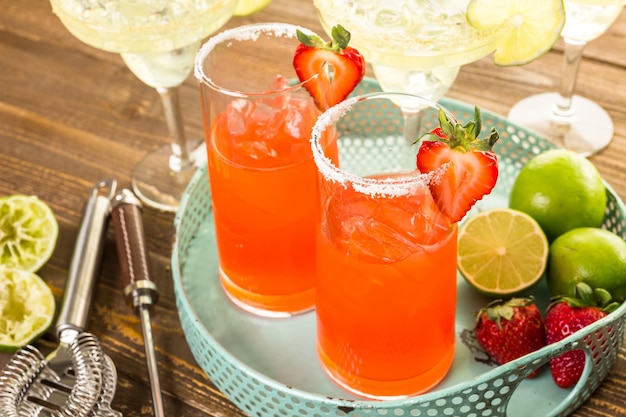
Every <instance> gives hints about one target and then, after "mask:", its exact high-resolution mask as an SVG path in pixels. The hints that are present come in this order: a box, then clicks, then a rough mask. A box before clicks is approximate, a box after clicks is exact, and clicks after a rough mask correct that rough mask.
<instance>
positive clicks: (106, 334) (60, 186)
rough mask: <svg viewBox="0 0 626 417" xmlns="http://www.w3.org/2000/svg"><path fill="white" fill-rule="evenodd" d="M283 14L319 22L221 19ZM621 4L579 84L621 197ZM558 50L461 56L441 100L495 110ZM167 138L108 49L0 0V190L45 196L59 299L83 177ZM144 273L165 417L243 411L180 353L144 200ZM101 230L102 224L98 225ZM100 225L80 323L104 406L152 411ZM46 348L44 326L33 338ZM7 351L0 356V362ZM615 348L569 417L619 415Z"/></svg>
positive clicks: (284, 8) (553, 76) (106, 171)
mask: <svg viewBox="0 0 626 417" xmlns="http://www.w3.org/2000/svg"><path fill="white" fill-rule="evenodd" d="M259 21H285V22H292V23H299V24H302V25H304V26H308V27H310V28H312V29H314V30H316V31H318V32H319V33H323V32H322V30H321V27H320V26H319V23H318V21H317V17H316V14H315V11H314V8H313V5H312V2H311V1H310V0H274V2H273V3H272V4H271V5H270V6H269V7H267V8H266V9H265V10H264V11H262V12H261V13H258V14H256V15H253V16H251V17H248V18H233V19H232V20H231V21H230V22H228V24H227V27H232V26H238V25H240V24H244V23H250V22H259ZM625 38H626V12H625V13H623V14H622V16H621V19H620V20H619V21H618V22H616V23H615V24H614V25H613V26H612V27H611V28H610V29H609V31H608V32H607V33H606V34H604V35H603V36H602V37H601V38H599V39H597V40H596V41H593V42H592V43H591V44H589V45H588V47H587V48H586V50H585V56H586V59H585V60H584V62H583V65H582V68H581V73H580V77H579V82H578V92H579V93H580V94H582V95H585V96H587V97H589V98H591V99H594V100H596V101H598V102H599V103H600V104H601V105H602V106H604V108H605V109H607V111H608V112H609V113H610V115H611V116H612V117H613V121H614V123H615V138H614V140H613V142H612V143H611V145H610V146H609V147H608V148H607V149H606V150H605V151H603V152H602V153H601V154H599V155H597V156H594V157H592V158H591V160H592V161H593V162H594V163H595V164H596V165H597V167H598V168H599V169H600V171H601V173H602V175H603V176H604V178H605V179H606V180H607V181H608V183H609V184H610V185H611V186H612V187H613V188H614V189H615V191H616V192H617V193H618V194H619V195H620V196H621V198H622V199H626V39H625ZM561 56H562V55H561V48H560V44H557V46H556V47H555V49H554V50H553V51H551V52H549V53H548V54H547V55H545V56H544V57H542V58H541V59H539V60H538V61H536V62H534V63H532V64H530V65H527V66H524V67H519V68H497V67H495V66H494V65H493V64H492V63H491V61H490V59H489V58H485V59H483V60H481V61H478V62H476V63H474V64H472V65H468V66H466V67H464V68H463V69H462V71H461V73H460V75H459V77H458V80H457V81H456V83H455V84H454V87H453V88H452V90H451V91H450V93H449V96H450V97H452V98H456V99H460V100H463V101H466V102H470V103H475V104H477V105H479V106H481V107H483V108H485V109H488V110H491V111H493V112H496V113H500V114H506V113H507V111H508V109H509V107H510V106H511V105H512V104H513V103H515V102H516V101H518V100H520V99H522V98H524V97H526V96H528V95H530V94H534V93H538V92H544V91H552V90H554V89H555V83H556V80H557V79H558V75H559V70H560V66H561ZM181 101H182V105H183V110H184V114H185V118H186V128H187V131H188V134H189V135H190V136H192V137H194V136H195V137H200V136H201V135H202V121H201V117H200V105H199V95H198V91H197V86H196V83H195V80H193V79H192V77H190V79H189V80H187V82H186V83H185V84H184V86H183V87H182V91H181ZM168 143H169V139H168V136H167V129H166V127H165V122H164V118H163V112H162V108H161V103H160V101H159V99H158V97H157V95H156V93H155V92H154V91H153V90H152V89H150V88H148V87H146V86H145V85H144V84H142V83H141V82H140V81H139V80H138V79H137V78H135V76H134V75H132V74H131V73H130V72H129V70H128V69H127V68H126V66H125V65H124V63H123V62H122V60H121V59H120V57H119V56H118V55H115V54H111V53H107V52H103V51H100V50H97V49H94V48H92V47H89V46H87V45H85V44H83V43H82V42H80V41H78V40H77V39H76V38H74V37H73V36H72V35H71V34H70V33H69V32H68V31H67V30H66V29H65V28H64V27H63V25H62V24H61V22H60V21H59V20H58V19H57V18H56V17H55V16H54V15H53V14H52V12H51V7H50V5H49V3H48V1H47V0H20V1H12V0H0V195H9V194H15V193H23V194H34V195H37V196H39V197H40V198H41V199H43V200H44V201H46V202H48V203H49V204H50V206H51V207H52V209H53V210H54V212H55V213H56V216H57V218H58V221H59V225H60V234H59V241H58V245H57V248H56V250H55V252H54V255H53V257H52V259H51V260H50V261H49V262H48V263H47V265H45V267H44V268H43V269H41V271H40V275H41V276H42V277H43V278H44V279H45V280H46V281H47V282H48V283H49V285H50V286H51V287H52V289H53V291H54V294H55V296H56V297H57V300H59V301H60V299H61V296H62V291H63V288H64V283H65V279H66V276H67V273H68V267H69V262H70V258H71V255H72V251H73V247H74V242H75V239H76V235H77V230H78V225H79V222H80V219H81V214H82V209H83V205H84V203H85V199H86V197H87V195H88V193H89V190H90V188H91V187H92V185H93V184H94V183H95V182H97V181H99V180H101V179H103V178H108V177H114V178H116V179H117V180H118V181H119V183H120V186H122V187H129V186H130V175H131V172H132V169H133V167H134V166H135V165H136V164H137V163H138V162H139V161H140V159H141V158H142V157H143V155H144V154H146V153H147V152H148V151H150V150H153V149H155V148H157V147H160V146H163V145H166V144H168ZM144 212H145V214H144V221H145V228H146V234H147V242H148V249H149V252H150V256H151V262H152V264H153V265H152V266H153V268H152V269H153V278H154V280H155V281H156V283H157V285H158V287H159V289H160V294H161V300H160V302H159V304H158V306H157V307H156V312H155V315H154V319H153V325H154V332H155V338H156V346H157V355H158V362H159V367H160V376H161V383H162V388H163V391H164V394H165V408H166V411H167V415H168V416H172V417H174V416H175V417H182V416H185V417H199V416H242V415H243V413H242V412H241V411H239V410H238V409H237V407H235V406H234V405H233V404H232V403H231V402H230V401H229V400H228V399H227V398H226V397H224V396H223V395H222V394H221V393H220V392H219V391H218V390H217V389H216V388H215V387H214V386H213V385H212V384H211V382H210V380H209V379H208V378H207V377H206V375H205V374H204V373H203V372H202V370H201V369H200V368H199V367H198V366H197V364H196V362H195V360H194V358H193V357H192V355H191V353H190V351H189V349H188V347H187V344H186V342H185V339H184V335H183V332H182V330H181V327H180V324H179V321H178V315H177V311H176V306H175V302H174V291H173V288H172V279H171V271H170V252H171V241H172V220H173V215H172V214H168V213H162V212H158V211H156V210H151V209H145V210H144ZM111 229H112V228H111ZM122 287H123V285H122V283H121V281H120V277H119V266H118V261H117V254H116V249H115V244H114V240H113V236H112V230H109V235H108V238H107V242H106V248H105V253H104V262H103V265H102V271H101V274H100V281H99V284H98V287H97V290H96V296H95V300H94V308H93V311H92V316H91V321H90V324H89V330H90V331H92V332H93V333H95V334H96V335H97V337H98V338H99V340H100V341H101V343H102V345H103V347H104V349H105V351H106V352H107V353H108V354H109V355H110V356H111V357H112V359H113V360H114V362H115V364H116V366H117V370H118V377H119V379H118V388H117V394H116V396H115V400H114V408H116V409H118V410H120V411H122V412H123V413H124V415H125V416H126V417H138V416H151V415H153V414H152V407H151V402H150V388H149V384H148V377H147V371H146V365H145V361H144V351H143V339H142V336H141V327H140V323H139V320H138V318H137V317H136V316H135V315H133V314H132V312H131V311H130V310H129V309H128V308H127V307H126V305H125V304H124V299H123V295H122ZM55 345H56V342H55V341H54V339H53V337H52V334H48V335H46V336H45V337H44V338H43V339H41V340H40V341H39V343H38V346H39V347H40V348H41V349H42V350H49V349H50V348H52V347H53V346H55ZM8 359H9V356H8V355H6V354H4V355H0V366H3V365H4V364H5V363H6V362H7V360H8ZM625 381H626V348H622V350H621V351H620V355H619V357H618V359H617V363H616V365H615V366H614V368H613V369H612V371H611V373H610V374H609V376H608V377H607V379H606V380H605V381H604V383H603V384H602V385H601V386H600V388H599V389H598V390H597V391H596V392H595V393H594V394H593V396H592V397H591V398H590V399H589V400H588V401H587V402H586V403H585V404H584V405H583V406H582V407H581V408H580V409H579V410H578V411H577V412H576V413H575V415H576V416H586V417H592V416H593V417H598V416H617V415H620V416H626V382H625Z"/></svg>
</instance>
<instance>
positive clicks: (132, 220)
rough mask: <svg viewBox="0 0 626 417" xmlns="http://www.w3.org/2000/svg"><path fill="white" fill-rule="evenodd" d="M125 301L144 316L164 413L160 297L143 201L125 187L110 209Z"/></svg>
mask: <svg viewBox="0 0 626 417" xmlns="http://www.w3.org/2000/svg"><path fill="white" fill-rule="evenodd" d="M111 217H112V220H113V227H114V230H115V241H116V244H117V253H118V258H119V262H120V269H121V274H122V279H123V280H124V283H125V288H124V296H125V298H126V303H127V304H128V305H129V306H131V307H132V308H133V311H134V312H135V314H137V315H138V316H139V318H140V319H141V328H142V332H143V341H144V347H145V350H146V363H147V366H148V375H149V378H150V388H151V390H152V406H153V408H154V415H155V417H163V416H164V415H165V413H164V411H163V398H162V395H161V384H160V383H159V373H158V369H157V361H156V355H155V351H154V339H153V337H152V325H151V321H150V312H151V309H152V306H153V305H155V304H156V303H157V301H158V299H159V293H158V291H157V286H156V284H155V283H154V282H153V281H152V280H150V273H149V268H148V257H147V250H146V242H145V235H144V229H143V217H142V213H141V203H140V202H139V199H138V198H137V197H135V195H134V194H133V192H132V191H130V190H128V189H123V190H121V191H120V192H119V193H117V195H116V196H115V197H114V198H113V208H112V211H111Z"/></svg>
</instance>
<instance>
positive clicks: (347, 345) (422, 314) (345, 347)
mask: <svg viewBox="0 0 626 417" xmlns="http://www.w3.org/2000/svg"><path fill="white" fill-rule="evenodd" d="M406 109H409V110H417V109H419V111H420V114H421V115H422V121H423V123H422V124H421V126H420V127H419V129H421V130H419V131H418V130H411V129H418V127H417V126H411V127H410V129H407V128H406V126H405V124H404V121H403V114H404V112H405V110H406ZM440 109H441V107H440V106H439V105H437V104H435V103H434V102H431V101H429V100H426V99H424V98H421V97H418V96H413V95H408V94H403V93H372V94H368V95H363V96H357V97H354V98H349V99H347V100H345V101H343V102H342V103H340V104H338V105H336V106H334V107H331V108H330V109H329V110H327V111H326V112H324V113H323V114H322V116H320V118H319V119H318V121H317V123H316V125H315V127H314V129H313V136H312V148H313V156H314V159H315V163H316V165H317V168H318V170H319V173H320V174H319V176H320V199H321V200H320V202H319V203H318V204H319V206H320V207H321V210H322V215H321V218H320V221H319V227H318V236H317V285H316V291H317V295H316V313H317V351H318V356H319V358H320V362H321V364H322V367H323V369H324V370H325V372H326V373H327V374H328V375H329V377H330V378H331V379H332V380H333V381H335V382H336V383H337V384H338V385H340V386H342V387H343V388H345V389H347V390H348V391H350V392H352V393H355V394H357V395H360V396H363V397H367V398H376V399H398V398H404V397H407V396H410V395H415V394H419V393H421V392H425V391H427V390H429V389H431V388H433V387H434V386H435V385H436V384H437V383H439V382H440V381H441V379H442V378H443V377H444V376H445V375H446V373H447V372H448V370H449V368H450V366H451V364H452V361H453V358H454V351H455V334H454V326H455V319H454V317H455V309H456V269H457V267H456V265H457V264H456V248H457V246H456V242H457V225H456V223H454V222H452V221H451V220H450V219H448V218H447V217H446V216H444V215H443V214H442V213H441V211H440V210H439V209H438V207H437V205H436V204H435V202H434V200H433V197H432V195H431V193H430V190H429V187H428V183H429V181H431V180H433V179H434V178H435V177H436V176H437V175H440V174H442V172H443V170H444V169H447V168H448V167H449V165H444V166H443V167H442V168H441V169H438V170H435V171H433V172H432V173H431V174H421V173H420V172H419V171H418V170H417V169H416V162H415V161H416V154H417V150H418V146H419V145H418V144H415V142H416V140H417V139H418V138H420V137H421V136H422V134H424V133H427V132H428V131H430V130H432V129H433V128H435V127H436V126H438V123H437V121H438V119H437V114H438V111H439V110H440ZM448 117H449V118H450V120H454V117H453V116H452V115H450V114H449V115H448ZM335 131H336V135H337V144H338V145H337V147H338V149H339V154H338V159H337V157H336V156H335V155H334V154H331V153H329V152H328V151H327V150H326V149H325V148H324V146H322V145H323V143H324V142H323V140H324V138H325V134H328V133H329V132H335ZM407 134H408V136H407ZM338 161H340V162H341V163H340V164H339V163H338Z"/></svg>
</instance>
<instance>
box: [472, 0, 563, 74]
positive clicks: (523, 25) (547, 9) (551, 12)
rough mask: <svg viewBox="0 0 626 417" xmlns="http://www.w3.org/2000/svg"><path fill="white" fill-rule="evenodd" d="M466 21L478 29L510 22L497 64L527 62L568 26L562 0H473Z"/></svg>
mask: <svg viewBox="0 0 626 417" xmlns="http://www.w3.org/2000/svg"><path fill="white" fill-rule="evenodd" d="M467 20H468V22H469V23H470V25H472V26H474V27H475V28H477V29H479V30H489V29H492V28H497V27H500V26H501V25H502V22H508V24H509V26H510V30H509V31H506V32H505V34H504V35H503V36H504V38H503V39H502V41H501V42H500V44H499V46H498V49H497V50H496V52H495V53H494V55H493V60H494V63H495V64H496V65H502V66H512V65H524V64H527V63H529V62H531V61H534V60H535V59H537V58H539V57H540V56H542V55H543V54H545V53H546V52H547V51H548V50H550V48H552V45H554V43H555V42H556V41H557V40H558V39H559V36H560V35H561V30H562V29H563V25H565V8H564V6H563V0H522V1H520V0H471V1H470V3H469V5H468V6H467Z"/></svg>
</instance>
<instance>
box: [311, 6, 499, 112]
mask: <svg viewBox="0 0 626 417" xmlns="http://www.w3.org/2000/svg"><path fill="white" fill-rule="evenodd" d="M313 2H314V4H315V7H316V8H317V11H318V14H319V17H320V21H321V23H322V26H323V27H324V29H325V30H326V31H327V32H328V33H330V30H331V28H332V27H333V26H335V25H336V24H341V25H342V26H344V27H345V28H346V29H347V30H348V31H349V32H350V33H351V35H352V37H351V40H350V45H351V46H353V47H354V48H356V49H358V50H359V51H360V52H361V53H362V54H363V56H364V57H365V59H366V61H367V62H368V63H370V64H371V65H372V69H373V71H374V74H375V76H376V79H377V80H378V82H379V83H380V86H381V88H382V89H383V90H384V91H400V92H406V93H410V94H416V95H420V96H422V97H425V98H428V99H430V100H438V99H440V98H441V97H442V96H443V95H445V94H446V92H447V91H448V90H449V89H450V87H451V86H452V84H453V82H454V80H455V79H456V77H457V75H458V73H459V69H460V67H461V66H462V65H465V64H468V63H471V62H474V61H477V60H479V59H481V58H483V57H484V56H486V55H488V54H489V53H491V52H493V51H494V50H495V49H496V48H497V47H498V45H499V43H500V42H501V40H502V35H503V34H504V33H505V31H506V30H507V28H509V27H510V26H509V24H508V23H506V22H505V23H503V24H502V25H501V26H499V27H496V28H493V29H488V30H477V29H475V28H474V27H472V26H471V25H470V24H469V23H468V21H467V18H466V9H467V5H468V3H469V0H446V1H437V2H436V1H421V2H415V1H412V0H400V1H388V0H368V1H355V0H314V1H313Z"/></svg>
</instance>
